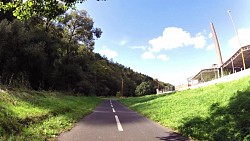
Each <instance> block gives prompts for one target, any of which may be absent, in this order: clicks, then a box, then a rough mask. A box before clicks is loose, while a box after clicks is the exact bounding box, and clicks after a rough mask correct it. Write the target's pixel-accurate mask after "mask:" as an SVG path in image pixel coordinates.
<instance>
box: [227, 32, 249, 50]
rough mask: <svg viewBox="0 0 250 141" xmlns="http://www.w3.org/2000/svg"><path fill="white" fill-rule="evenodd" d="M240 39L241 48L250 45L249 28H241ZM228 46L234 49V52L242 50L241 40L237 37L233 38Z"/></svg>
mask: <svg viewBox="0 0 250 141" xmlns="http://www.w3.org/2000/svg"><path fill="white" fill-rule="evenodd" d="M238 34H239V38H240V43H241V46H242V47H243V46H246V45H249V44H250V29H249V28H241V29H239V30H238ZM228 46H229V47H231V48H233V49H234V50H238V49H239V48H240V45H239V40H238V38H237V36H234V37H232V38H231V39H230V40H229V41H228Z"/></svg>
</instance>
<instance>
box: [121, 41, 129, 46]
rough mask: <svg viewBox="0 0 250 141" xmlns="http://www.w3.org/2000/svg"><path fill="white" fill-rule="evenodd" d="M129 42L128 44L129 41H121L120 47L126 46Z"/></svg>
mask: <svg viewBox="0 0 250 141" xmlns="http://www.w3.org/2000/svg"><path fill="white" fill-rule="evenodd" d="M127 42H128V41H127V40H122V41H120V45H121V46H124V45H125V44H126V43H127Z"/></svg>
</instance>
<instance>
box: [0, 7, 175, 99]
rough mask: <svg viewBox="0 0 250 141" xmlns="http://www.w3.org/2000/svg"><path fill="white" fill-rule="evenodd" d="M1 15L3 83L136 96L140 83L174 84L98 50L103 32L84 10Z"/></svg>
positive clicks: (149, 85)
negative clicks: (51, 15)
mask: <svg viewBox="0 0 250 141" xmlns="http://www.w3.org/2000/svg"><path fill="white" fill-rule="evenodd" d="M0 20H1V22H0V81H1V84H3V85H8V86H13V87H25V88H31V89H34V90H58V91H69V92H74V93H75V94H81V95H97V96H115V95H122V96H135V95H136V93H135V90H136V89H137V91H139V90H140V89H139V88H138V87H147V89H148V90H147V92H146V93H143V94H142V93H140V94H138V95H144V94H152V93H155V91H156V90H155V89H156V88H157V87H159V86H160V87H164V86H171V85H170V84H165V83H163V82H158V81H157V80H154V79H153V78H151V77H149V76H146V75H143V74H141V73H137V72H134V71H133V70H132V69H130V68H128V67H125V66H123V65H121V64H118V63H114V62H112V61H110V60H108V59H107V58H106V57H103V56H101V55H100V54H98V53H94V52H93V49H94V41H95V40H96V39H97V38H100V37H101V34H102V31H101V29H100V28H95V27H94V26H93V25H94V22H93V20H92V19H91V18H90V17H89V15H88V14H87V12H86V11H84V10H81V11H71V12H69V13H65V14H62V15H60V16H58V18H56V19H49V20H48V19H47V18H45V17H42V16H32V17H31V18H29V19H28V20H25V21H19V20H16V19H15V18H14V17H13V16H12V15H11V12H7V13H2V12H1V14H0ZM142 82H144V83H143V85H140V84H141V83H142ZM145 83H146V85H147V86H145Z"/></svg>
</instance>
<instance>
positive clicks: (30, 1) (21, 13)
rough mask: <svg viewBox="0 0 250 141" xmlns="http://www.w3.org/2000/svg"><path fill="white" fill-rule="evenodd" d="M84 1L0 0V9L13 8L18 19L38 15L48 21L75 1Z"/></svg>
mask: <svg viewBox="0 0 250 141" xmlns="http://www.w3.org/2000/svg"><path fill="white" fill-rule="evenodd" d="M5 1H7V2H5ZM84 1H86V0H26V1H24V0H4V1H2V2H0V11H9V10H11V11H12V10H13V15H14V16H15V17H17V19H19V20H27V19H30V18H31V17H33V16H37V15H39V16H42V17H44V18H45V20H46V21H47V23H49V22H50V20H51V19H55V18H56V17H57V16H59V15H61V14H63V13H65V12H66V11H67V10H69V9H70V8H74V6H75V4H76V3H82V2H84ZM97 1H99V0H97Z"/></svg>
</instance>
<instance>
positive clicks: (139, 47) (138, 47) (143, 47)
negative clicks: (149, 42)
mask: <svg viewBox="0 0 250 141" xmlns="http://www.w3.org/2000/svg"><path fill="white" fill-rule="evenodd" d="M130 48H131V49H141V50H146V48H147V47H146V46H131V47H130Z"/></svg>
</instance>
